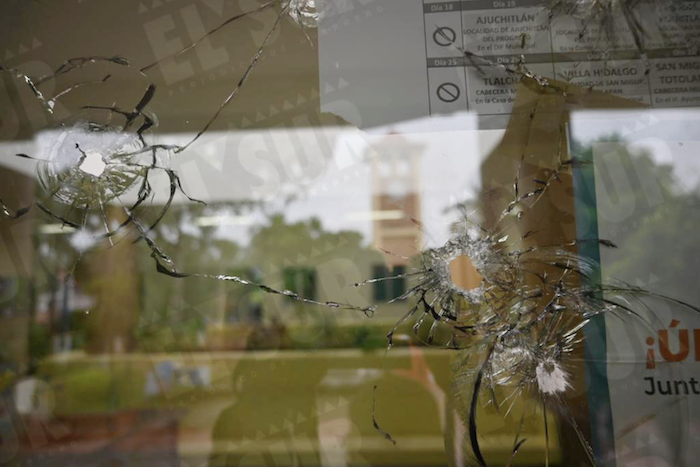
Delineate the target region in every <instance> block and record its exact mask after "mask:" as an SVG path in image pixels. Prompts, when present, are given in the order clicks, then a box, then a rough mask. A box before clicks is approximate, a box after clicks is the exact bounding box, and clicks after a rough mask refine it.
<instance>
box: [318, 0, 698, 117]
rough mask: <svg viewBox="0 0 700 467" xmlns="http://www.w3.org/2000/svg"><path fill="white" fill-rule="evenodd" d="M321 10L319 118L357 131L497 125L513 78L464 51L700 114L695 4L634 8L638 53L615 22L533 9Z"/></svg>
mask: <svg viewBox="0 0 700 467" xmlns="http://www.w3.org/2000/svg"><path fill="white" fill-rule="evenodd" d="M324 1H325V2H327V3H328V6H327V7H325V8H324V7H323V5H322V4H323V2H321V7H320V11H321V17H320V22H319V64H320V82H321V89H322V90H323V91H324V92H323V93H322V98H321V106H322V110H323V111H328V112H333V113H336V114H338V115H341V116H343V117H344V118H345V119H347V120H348V121H350V122H351V123H353V124H355V125H358V126H360V127H363V128H367V127H374V126H383V125H391V124H393V123H395V122H398V121H402V120H409V119H416V118H420V117H425V116H428V115H440V114H451V113H455V112H463V111H469V112H474V113H477V114H479V115H480V116H481V117H482V119H481V120H482V122H496V123H495V125H496V126H498V125H502V124H503V123H504V122H506V121H507V116H508V114H509V113H510V111H511V109H512V106H513V101H514V99H515V88H516V84H517V77H516V76H513V75H511V74H508V73H506V72H505V71H503V70H499V69H498V68H495V67H488V66H486V67H484V66H479V65H483V62H479V63H475V62H474V61H472V60H470V59H469V58H468V57H465V55H464V54H463V53H462V51H463V50H464V51H468V52H470V53H473V54H475V55H478V56H480V57H483V58H484V59H485V60H488V61H489V62H492V63H503V64H510V65H515V64H517V63H523V64H524V65H525V66H526V67H527V68H528V69H529V70H530V71H532V72H534V73H536V74H539V75H541V76H543V77H548V78H554V79H558V80H561V81H568V82H571V83H572V84H576V85H579V86H583V87H592V88H594V89H598V90H601V91H605V92H609V93H611V94H614V95H617V96H622V97H625V98H628V99H632V100H635V101H638V102H641V103H644V104H646V105H649V106H651V107H663V108H668V107H691V106H698V105H700V52H699V49H698V44H700V1H675V2H670V4H672V8H668V7H664V6H661V5H653V4H652V5H644V6H643V7H640V11H638V12H637V13H636V14H637V16H638V19H639V22H640V24H641V27H642V28H644V34H643V40H644V53H641V52H640V48H639V46H638V45H637V40H639V39H637V40H636V39H635V33H634V31H633V30H632V29H631V27H630V25H629V24H628V22H627V21H626V20H625V19H624V18H623V17H622V16H621V17H620V18H615V20H614V21H613V23H611V24H610V25H608V26H604V25H601V24H598V23H592V24H588V25H585V24H584V22H583V21H584V20H583V19H582V18H573V17H568V16H561V15H554V16H553V17H550V14H549V13H550V11H549V9H547V8H546V7H545V6H544V3H543V2H542V0H461V1H438V0H344V1H341V2H335V1H332V0H324ZM331 4H333V6H332V7H331ZM668 4H669V2H664V5H668ZM642 9H643V10H644V11H641V10H642ZM611 31H612V32H611ZM611 34H614V36H611ZM605 44H608V45H605ZM609 44H613V45H612V46H611V45H609ZM498 117H501V118H498ZM486 125H489V124H488V123H486ZM489 126H494V124H493V123H492V124H490V125H489Z"/></svg>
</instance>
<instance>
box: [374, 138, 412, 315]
mask: <svg viewBox="0 0 700 467" xmlns="http://www.w3.org/2000/svg"><path fill="white" fill-rule="evenodd" d="M372 149H373V151H375V154H376V155H375V156H374V157H373V158H372V193H373V195H372V219H373V221H374V225H373V231H374V233H373V236H374V238H373V244H374V246H375V247H377V248H380V249H382V250H384V251H386V252H389V253H388V254H386V255H385V264H379V265H375V266H374V267H373V271H372V273H373V276H374V277H375V278H377V277H383V276H387V275H389V274H390V271H389V268H390V269H391V270H392V271H391V274H402V273H404V272H405V270H406V265H407V263H408V259H406V258H410V257H412V256H414V255H415V254H416V252H417V251H418V250H419V249H420V244H419V243H420V236H421V232H420V228H419V227H418V223H419V222H420V217H421V215H420V214H421V212H420V211H421V209H420V203H421V199H420V178H419V177H420V157H421V155H422V153H423V146H421V145H419V144H414V143H410V142H409V141H407V140H406V139H404V138H403V137H401V136H399V135H395V134H392V135H389V136H387V137H386V138H385V139H384V140H383V141H382V142H381V143H379V144H378V145H377V146H374V147H373V148H372ZM405 288H406V281H405V280H402V279H398V280H392V281H386V282H377V283H375V284H374V300H375V301H380V302H381V301H387V300H391V299H393V298H395V297H398V296H400V295H401V294H402V293H403V292H404V291H405Z"/></svg>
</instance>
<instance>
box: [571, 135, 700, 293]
mask: <svg viewBox="0 0 700 467" xmlns="http://www.w3.org/2000/svg"><path fill="white" fill-rule="evenodd" d="M601 143H602V144H606V143H619V144H615V145H614V146H610V149H611V150H612V149H613V148H614V153H615V156H616V158H615V162H613V163H615V164H619V167H620V170H619V171H616V173H618V174H619V173H623V174H625V176H626V177H627V180H626V183H620V180H615V179H613V177H612V175H611V174H610V173H609V172H608V171H607V170H605V164H603V165H601V167H600V168H599V170H598V171H597V173H598V176H597V178H599V179H600V180H599V182H600V183H602V184H604V185H605V186H606V187H607V190H608V193H609V195H608V196H609V198H610V199H609V200H601V199H599V200H598V202H597V217H598V219H600V222H605V223H606V224H608V228H606V230H608V231H609V232H610V235H609V237H610V238H609V239H610V240H612V241H614V242H615V243H616V244H617V245H618V249H616V250H607V253H606V260H605V270H604V273H605V275H606V276H610V277H617V278H625V279H626V280H631V279H638V280H640V281H642V282H643V283H645V284H644V285H645V286H646V285H647V284H646V282H650V283H649V284H648V285H649V287H651V288H652V289H654V290H659V291H663V293H664V294H665V295H668V296H671V297H674V298H677V299H680V300H685V301H687V302H689V303H700V290H698V288H697V287H696V284H695V283H696V282H697V281H696V280H695V278H694V277H693V275H692V274H689V272H690V271H694V270H695V269H696V268H697V264H698V259H697V252H698V247H697V234H696V233H697V232H698V231H699V230H700V209H698V207H700V194H699V193H698V192H697V190H694V191H690V192H683V191H682V190H680V189H679V187H678V184H677V181H676V180H674V177H673V167H672V165H670V164H659V163H657V162H656V161H655V160H654V159H653V158H652V155H651V154H649V153H648V152H644V151H641V152H636V153H634V154H633V153H631V152H630V151H629V150H628V148H627V145H626V144H624V142H622V140H621V138H619V137H617V136H612V137H609V138H606V139H603V140H601V141H599V142H598V143H596V144H601ZM596 144H593V145H591V146H582V145H581V144H580V143H574V152H575V153H577V154H579V155H580V156H583V157H584V159H589V158H591V157H592V155H593V151H594V149H595V147H596ZM607 152H608V151H607V147H606V149H605V150H604V151H602V154H601V153H598V155H600V156H602V157H603V161H605V159H604V158H605V153H607ZM589 160H590V159H589ZM596 160H600V159H596ZM618 206H630V207H633V210H632V211H631V215H629V216H626V217H625V218H620V216H619V213H617V212H616V211H615V210H616V209H617V207H618ZM674 272H675V273H674ZM652 274H653V276H652ZM654 276H655V277H654Z"/></svg>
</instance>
